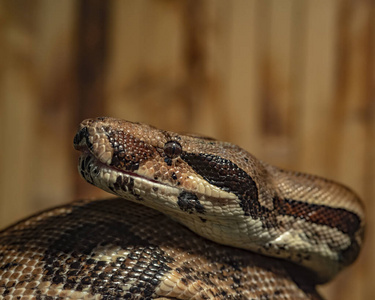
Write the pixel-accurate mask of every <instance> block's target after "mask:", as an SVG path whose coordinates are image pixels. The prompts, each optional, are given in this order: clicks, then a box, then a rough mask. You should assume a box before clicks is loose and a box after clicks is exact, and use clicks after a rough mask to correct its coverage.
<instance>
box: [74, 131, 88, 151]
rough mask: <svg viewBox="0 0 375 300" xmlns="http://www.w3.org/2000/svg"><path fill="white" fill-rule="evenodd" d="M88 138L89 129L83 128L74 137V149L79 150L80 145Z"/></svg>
mask: <svg viewBox="0 0 375 300" xmlns="http://www.w3.org/2000/svg"><path fill="white" fill-rule="evenodd" d="M87 136H88V131H87V127H83V128H82V129H81V130H79V131H78V132H77V133H76V135H75V136H74V140H73V144H74V148H76V149H78V147H79V144H80V143H81V141H82V140H83V139H84V138H86V137H87Z"/></svg>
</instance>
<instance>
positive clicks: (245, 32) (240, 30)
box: [219, 0, 260, 153]
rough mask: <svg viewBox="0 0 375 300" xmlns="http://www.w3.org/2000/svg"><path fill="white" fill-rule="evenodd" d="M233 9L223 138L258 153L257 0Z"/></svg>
mask: <svg viewBox="0 0 375 300" xmlns="http://www.w3.org/2000/svg"><path fill="white" fill-rule="evenodd" d="M231 13H232V15H231V25H230V26H231V27H230V30H231V32H230V36H229V39H228V44H229V46H228V47H229V50H228V51H229V58H228V60H229V63H226V64H227V65H228V67H227V72H228V81H227V82H223V84H224V86H223V88H222V92H223V94H224V97H225V103H223V106H224V108H225V114H224V115H223V116H222V120H221V124H220V125H219V126H220V130H222V132H223V134H222V136H223V138H224V139H226V140H229V141H232V142H234V143H237V144H240V145H241V146H242V147H244V148H246V149H248V150H249V151H252V152H255V153H256V152H258V153H259V152H260V151H259V146H258V143H257V142H256V141H257V140H258V136H259V131H258V130H257V124H258V122H259V121H258V118H259V106H258V101H257V100H256V99H257V93H258V79H257V67H258V66H257V61H256V41H255V35H256V26H255V25H256V16H257V13H258V11H257V8H256V1H246V0H243V1H237V2H236V5H234V6H233V7H232V9H231Z"/></svg>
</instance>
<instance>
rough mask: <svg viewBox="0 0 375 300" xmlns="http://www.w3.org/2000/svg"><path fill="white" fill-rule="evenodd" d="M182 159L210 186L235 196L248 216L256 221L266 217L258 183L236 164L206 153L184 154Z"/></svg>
mask: <svg viewBox="0 0 375 300" xmlns="http://www.w3.org/2000/svg"><path fill="white" fill-rule="evenodd" d="M181 158H182V159H183V160H184V161H186V162H187V163H188V164H189V166H190V167H192V168H193V170H194V171H195V172H197V173H198V174H199V175H201V176H202V177H203V178H204V179H205V180H207V181H208V182H209V183H210V184H213V185H215V186H217V187H219V188H220V189H222V190H224V191H227V192H231V193H233V194H235V195H236V196H237V197H238V198H239V199H240V201H241V202H240V205H241V207H242V209H243V210H244V212H245V215H246V216H251V217H252V218H254V219H258V218H262V217H264V213H263V209H262V207H261V205H260V203H259V201H258V188H257V186H256V183H255V182H254V180H253V179H252V178H251V177H250V176H249V175H248V174H247V173H246V172H245V171H244V170H242V169H241V168H240V167H238V166H237V165H236V164H234V163H233V162H231V161H229V160H227V159H224V158H222V157H220V156H216V155H210V154H204V153H199V154H196V153H186V152H184V153H183V154H182V155H181Z"/></svg>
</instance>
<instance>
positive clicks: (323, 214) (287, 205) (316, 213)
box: [273, 197, 361, 237]
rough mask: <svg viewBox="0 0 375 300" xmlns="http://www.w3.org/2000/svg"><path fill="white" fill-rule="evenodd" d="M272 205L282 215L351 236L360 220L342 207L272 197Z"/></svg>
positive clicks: (357, 227)
mask: <svg viewBox="0 0 375 300" xmlns="http://www.w3.org/2000/svg"><path fill="white" fill-rule="evenodd" d="M273 203H274V207H275V209H276V210H277V211H278V212H279V213H280V214H282V215H288V216H293V217H296V218H299V219H304V220H305V221H307V222H312V223H315V224H319V225H326V226H329V227H331V228H337V229H338V230H340V231H342V232H343V233H346V234H348V235H349V236H350V237H353V236H354V234H355V233H356V232H357V231H358V229H359V227H360V225H361V220H360V219H359V217H358V216H357V215H356V214H354V213H352V212H350V211H348V210H346V209H342V208H335V207H329V206H325V205H322V204H320V205H317V204H313V203H306V202H302V201H297V200H292V199H281V198H278V197H275V198H274V201H273Z"/></svg>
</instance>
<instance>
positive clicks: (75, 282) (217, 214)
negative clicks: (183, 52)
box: [0, 117, 365, 299]
mask: <svg viewBox="0 0 375 300" xmlns="http://www.w3.org/2000/svg"><path fill="white" fill-rule="evenodd" d="M74 147H75V148H76V149H77V150H79V151H81V156H80V159H79V166H78V169H79V172H80V173H81V176H82V177H83V178H84V179H85V180H86V181H87V182H89V183H91V184H93V185H95V186H97V187H99V188H101V189H103V190H105V191H108V192H110V193H112V194H115V195H116V196H117V197H118V198H111V199H98V200H82V201H76V202H72V203H69V204H66V205H63V206H60V207H55V208H52V209H50V210H47V211H43V212H41V213H39V214H36V215H34V216H31V217H29V218H27V219H25V220H22V221H20V222H18V223H16V224H14V225H12V226H10V227H8V228H6V229H4V230H3V231H1V232H0V297H2V299H321V297H320V295H319V294H318V293H317V292H316V290H315V286H316V285H317V284H319V283H324V282H327V281H328V280H330V279H331V278H333V277H334V276H335V275H336V274H337V273H338V272H339V271H340V270H342V269H343V268H344V267H346V266H348V265H349V264H351V263H352V262H353V261H354V260H355V259H356V257H357V256H358V254H359V251H360V247H361V244H362V241H363V234H364V223H365V222H364V209H363V206H362V204H361V202H360V200H359V198H358V197H357V196H356V195H355V194H354V193H353V192H352V191H351V190H350V189H348V188H347V187H344V186H343V185H340V184H338V183H335V182H333V181H330V180H327V179H323V178H320V177H317V176H313V175H307V174H303V173H297V172H290V171H285V170H281V169H279V168H276V167H274V166H271V165H268V164H266V163H264V162H262V161H259V160H258V159H256V158H255V157H253V156H252V155H251V154H249V153H248V152H246V151H245V150H243V149H241V148H239V147H238V146H235V145H232V144H230V143H226V142H220V141H216V140H214V139H211V138H207V137H203V136H199V135H191V134H186V135H182V134H177V133H174V132H170V131H165V130H160V129H157V128H155V127H152V126H149V125H145V124H141V123H132V122H127V121H123V120H118V119H113V118H106V117H101V118H96V119H88V120H85V121H83V122H82V123H81V124H80V126H79V129H78V132H77V134H76V136H75V138H74Z"/></svg>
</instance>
